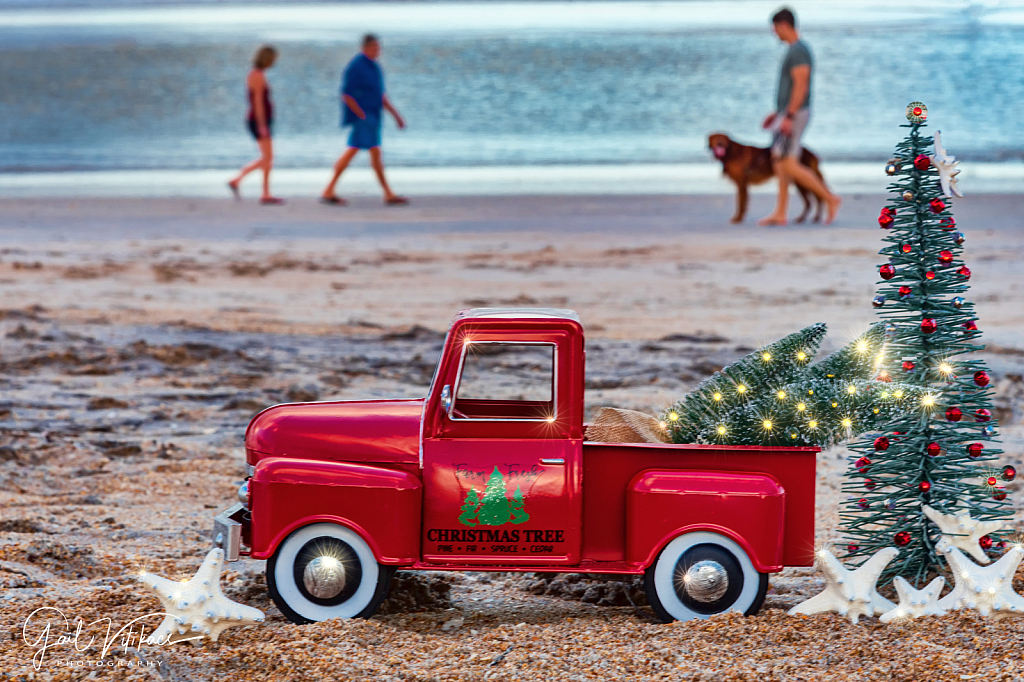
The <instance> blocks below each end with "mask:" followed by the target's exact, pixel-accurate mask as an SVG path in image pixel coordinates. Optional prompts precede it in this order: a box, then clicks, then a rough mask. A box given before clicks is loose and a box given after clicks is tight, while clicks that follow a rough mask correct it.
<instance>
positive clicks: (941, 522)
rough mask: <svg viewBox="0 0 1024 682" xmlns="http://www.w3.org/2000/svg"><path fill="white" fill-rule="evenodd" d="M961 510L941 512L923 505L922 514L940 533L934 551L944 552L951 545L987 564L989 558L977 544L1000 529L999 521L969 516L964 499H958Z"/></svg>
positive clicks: (968, 509) (947, 550) (967, 506)
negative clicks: (949, 512) (948, 512)
mask: <svg viewBox="0 0 1024 682" xmlns="http://www.w3.org/2000/svg"><path fill="white" fill-rule="evenodd" d="M960 507H961V508H962V511H960V512H958V513H953V514H943V513H942V512H940V511H939V510H937V509H933V508H931V507H929V506H928V505H924V506H923V507H922V510H923V511H924V515H925V516H927V517H928V518H929V519H931V520H932V523H934V524H935V525H936V526H938V527H939V530H940V531H941V532H942V535H941V536H939V541H938V543H936V545H935V551H936V552H939V553H940V554H946V553H947V552H949V550H950V549H951V548H953V547H959V548H960V549H962V550H964V551H965V552H967V553H968V554H970V555H971V556H972V557H974V558H975V559H977V560H978V561H979V562H980V563H983V564H987V563H988V562H989V561H991V559H989V558H988V556H986V555H985V551H984V550H983V549H982V548H981V545H979V544H978V541H979V540H981V538H983V537H984V536H986V535H988V534H989V533H994V532H996V531H997V530H1002V528H1003V524H1002V522H1001V521H979V520H978V519H972V518H971V512H970V508H969V505H968V504H967V501H966V500H960Z"/></svg>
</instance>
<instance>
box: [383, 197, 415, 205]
mask: <svg viewBox="0 0 1024 682" xmlns="http://www.w3.org/2000/svg"><path fill="white" fill-rule="evenodd" d="M408 203H409V200H408V199H407V198H406V197H400V196H398V195H397V194H394V195H392V196H390V197H387V198H386V199H384V204H385V205H386V206H405V205H406V204H408Z"/></svg>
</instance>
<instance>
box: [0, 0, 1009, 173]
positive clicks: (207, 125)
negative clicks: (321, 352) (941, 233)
mask: <svg viewBox="0 0 1024 682" xmlns="http://www.w3.org/2000/svg"><path fill="white" fill-rule="evenodd" d="M791 4H793V5H794V6H795V8H796V10H797V12H798V16H800V17H801V18H802V20H803V21H802V22H801V24H802V29H803V31H804V36H805V38H806V40H807V41H808V42H809V44H810V45H811V48H812V50H813V53H814V56H815V60H816V64H815V79H814V86H813V112H814V113H813V117H812V121H811V126H810V129H809V131H808V133H807V136H806V138H805V143H806V145H807V146H808V147H810V148H811V149H813V150H815V151H816V152H818V153H819V154H820V155H821V156H822V157H823V158H824V159H825V160H826V161H828V162H840V163H841V162H858V161H877V160H878V159H884V158H888V155H889V154H890V152H891V150H892V147H893V145H894V144H895V142H896V141H897V140H899V139H900V138H901V137H902V134H903V131H901V130H900V128H899V127H898V126H899V125H900V124H901V123H905V122H906V121H905V119H904V117H903V109H904V107H905V105H906V104H907V103H908V102H910V101H911V100H921V101H924V102H925V103H927V105H928V107H929V110H930V113H931V117H930V120H929V122H930V124H931V125H932V127H933V129H941V130H942V131H943V141H944V142H945V145H946V148H947V149H948V150H949V151H950V153H953V154H955V155H957V157H958V158H960V159H962V160H966V161H970V160H974V161H1006V160H1021V159H1024V122H1022V117H1021V116H1020V111H1021V105H1022V103H1024V3H1021V2H1017V1H1016V0H1014V1H1006V0H1004V1H1000V0H988V1H987V2H973V3H972V2H966V1H953V0H938V1H935V0H933V1H928V2H924V1H920V2H918V1H912V2H900V3H880V2H871V1H870V0H869V1H867V2H852V1H847V0H835V1H834V2H827V3H826V2H803V3H801V2H794V3H791ZM775 6H776V3H775V2H761V1H759V0H751V1H743V0H723V1H721V2H685V1H684V2H589V1H583V2H549V3H543V2H520V3H516V2H478V3H441V2H431V3H417V2H409V3H375V2H369V3H353V4H330V5H326V4H309V5H305V4H302V5H300V4H274V3H257V4H249V5H245V6H238V5H231V4H220V3H218V4H208V5H204V6H202V7H193V6H187V5H181V4H177V3H174V2H170V1H169V0H163V1H161V2H155V3H150V4H138V3H126V2H116V3H113V2H112V3H107V4H105V5H102V6H96V5H92V4H89V3H80V4H78V5H76V4H75V3H73V2H68V3H64V4H60V3H48V4H40V3H29V2H24V1H21V0H0V171H4V172H16V171H62V170H104V171H116V170H128V169H211V168H231V167H234V166H237V165H239V164H240V163H242V162H244V161H247V160H248V159H250V158H251V157H252V156H253V155H254V152H255V145H254V143H253V141H252V140H251V139H250V138H249V136H248V133H247V132H246V130H245V128H244V127H243V119H244V116H245V106H246V105H245V90H244V78H245V74H246V72H247V70H248V65H249V60H250V58H251V55H252V53H253V51H254V49H255V48H256V47H257V46H258V45H259V44H260V43H262V42H272V43H273V44H275V45H276V46H277V47H278V49H279V50H280V54H281V56H280V60H279V63H278V65H277V66H275V68H274V69H272V70H271V71H269V72H268V78H269V80H270V82H271V86H272V88H273V96H274V101H275V107H276V121H275V126H274V133H275V144H276V156H277V164H278V166H280V167H285V168H311V167H322V166H327V165H329V164H330V163H331V162H332V161H333V159H334V158H336V156H337V154H338V153H339V152H340V151H341V149H342V148H343V147H344V141H345V135H344V131H342V130H341V129H339V126H338V116H339V107H338V82H339V77H340V72H341V69H342V68H343V66H344V64H345V63H346V62H347V61H348V59H350V58H351V57H352V56H353V54H354V53H355V51H356V49H357V47H356V46H357V41H358V37H359V35H360V34H361V33H362V32H364V31H367V30H373V31H376V32H379V33H380V34H381V36H382V39H383V45H384V55H383V57H382V64H383V66H384V68H385V71H386V77H387V85H388V90H389V94H390V96H391V98H392V100H393V101H394V103H395V104H396V106H397V107H398V108H399V109H400V110H401V111H402V113H403V114H404V115H405V117H406V119H407V121H408V124H409V126H408V129H407V130H405V131H398V130H397V129H396V128H395V126H394V125H393V124H392V123H391V122H390V121H389V122H388V123H387V125H386V127H385V132H384V147H385V155H386V158H387V160H388V162H389V164H390V165H392V166H420V167H436V166H458V167H466V166H480V165H487V166H503V167H507V166H517V165H527V164H529V165H545V164H576V165H579V164H680V163H684V164H685V163H693V162H704V161H707V160H708V158H709V156H708V154H707V151H706V148H705V145H706V136H707V134H708V133H711V132H716V131H724V132H727V133H729V134H730V135H732V136H733V137H734V138H736V139H739V140H741V141H744V142H748V143H751V144H759V145H766V144H767V143H768V135H767V134H766V133H765V132H764V131H762V130H760V125H759V124H760V121H761V119H762V118H763V116H764V115H765V114H766V113H767V112H768V111H769V110H770V109H771V107H772V105H773V102H774V98H775V82H776V79H777V70H778V65H779V61H780V59H781V58H782V54H783V50H784V46H783V45H782V44H781V43H779V42H778V40H777V39H776V38H775V37H774V36H773V35H772V34H771V32H770V29H769V27H768V19H767V18H768V16H769V15H770V13H771V11H772V9H774V8H775Z"/></svg>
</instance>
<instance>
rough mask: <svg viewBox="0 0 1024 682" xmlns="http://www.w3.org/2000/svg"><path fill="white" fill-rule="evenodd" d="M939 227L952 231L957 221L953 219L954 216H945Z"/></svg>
mask: <svg viewBox="0 0 1024 682" xmlns="http://www.w3.org/2000/svg"><path fill="white" fill-rule="evenodd" d="M939 227H941V228H942V229H943V230H949V231H952V230H953V229H955V228H956V221H955V220H953V219H952V218H943V219H942V221H941V222H939Z"/></svg>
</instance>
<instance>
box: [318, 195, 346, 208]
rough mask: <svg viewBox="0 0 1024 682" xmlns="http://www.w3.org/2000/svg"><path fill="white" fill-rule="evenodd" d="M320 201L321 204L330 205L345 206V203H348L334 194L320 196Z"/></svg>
mask: <svg viewBox="0 0 1024 682" xmlns="http://www.w3.org/2000/svg"><path fill="white" fill-rule="evenodd" d="M320 203H321V204H328V205H330V206H345V205H347V204H348V202H347V201H345V200H344V199H342V198H341V197H339V196H335V195H333V194H332V195H331V196H326V195H325V196H322V197H320Z"/></svg>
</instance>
